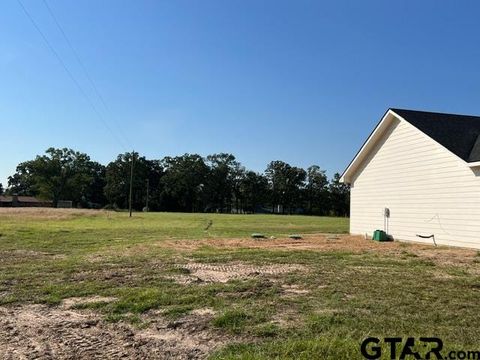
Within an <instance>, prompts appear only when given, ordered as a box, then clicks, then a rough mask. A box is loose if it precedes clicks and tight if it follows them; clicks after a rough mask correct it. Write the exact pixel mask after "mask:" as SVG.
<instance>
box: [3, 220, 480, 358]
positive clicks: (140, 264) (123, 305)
mask: <svg viewBox="0 0 480 360" xmlns="http://www.w3.org/2000/svg"><path fill="white" fill-rule="evenodd" d="M347 229H348V220H347V219H339V218H322V217H304V216H271V215H214V214H212V215H210V214H166V213H161V214H154V213H150V214H134V217H133V218H131V219H129V218H128V215H127V214H125V213H114V212H81V211H26V212H25V211H24V212H8V211H7V212H5V211H0V256H1V258H0V261H1V263H0V264H1V266H0V304H1V305H2V306H4V307H17V306H23V305H27V304H32V303H35V304H36V303H38V304H47V305H48V306H50V307H52V308H55V307H58V306H60V305H61V304H62V301H63V300H64V299H68V298H74V297H92V296H101V297H105V299H107V298H110V299H114V300H112V301H101V300H99V301H91V302H86V303H79V304H78V305H77V306H76V308H78V309H87V310H89V311H94V312H96V313H99V314H101V316H102V317H103V319H104V320H105V321H108V322H111V323H113V324H119V323H128V324H132V325H133V326H134V327H136V328H138V329H142V328H148V327H149V326H150V325H151V323H152V320H151V319H150V314H153V313H154V312H155V311H160V312H161V316H162V317H164V318H165V319H167V320H168V321H171V322H172V323H173V324H175V321H177V322H178V321H181V320H182V319H184V318H186V317H188V316H190V314H192V313H194V312H195V311H202V310H205V309H208V310H209V311H210V312H209V314H210V315H209V316H210V317H209V318H208V322H207V324H206V325H205V326H206V328H205V329H204V330H205V331H209V332H210V334H214V335H212V336H217V335H218V336H219V338H220V337H221V338H222V339H224V337H225V336H227V338H228V341H223V342H222V346H221V347H219V348H216V349H215V350H214V351H212V352H211V353H210V354H209V356H210V357H211V358H213V359H263V358H272V359H273V358H303V359H314V358H322V359H340V358H345V359H347V358H348V359H356V358H361V356H360V354H359V344H360V342H361V341H362V340H363V339H364V338H365V337H367V336H377V337H379V338H383V337H385V336H403V337H407V336H415V337H419V336H437V337H440V338H441V339H442V340H443V341H444V343H445V348H448V349H449V350H452V349H463V350H466V349H469V350H475V349H477V350H478V349H480V346H479V340H478V339H479V332H478V320H479V315H478V314H479V313H480V302H479V301H478V296H479V294H480V281H479V280H480V278H479V274H480V264H479V263H480V257H478V256H477V253H476V252H474V251H470V250H452V249H448V248H441V247H440V248H433V247H428V246H417V245H411V244H397V243H395V244H374V245H372V244H370V242H369V241H367V240H363V239H353V238H348V237H345V238H344V237H337V238H331V239H328V238H326V237H325V236H322V235H318V234H319V233H337V234H338V233H345V232H346V231H347ZM253 232H261V233H265V234H266V235H268V236H275V237H276V238H279V239H277V240H271V241H272V244H276V245H278V246H272V247H269V246H268V244H269V241H270V240H257V242H258V244H261V246H258V247H256V244H257V242H256V241H253V240H247V239H246V238H248V236H249V234H251V233H253ZM290 233H300V234H303V235H306V236H305V239H306V240H305V242H301V241H300V242H299V244H300V245H302V244H303V245H305V246H303V247H296V244H295V243H294V242H292V241H286V240H282V239H283V238H285V237H286V235H288V234H290ZM308 234H311V235H308ZM315 234H317V235H315ZM350 241H351V242H350ZM350 244H351V245H350ZM309 247H311V248H309ZM222 272H223V273H222ZM219 274H220V275H222V274H223V275H225V276H226V277H224V278H221V277H218V276H219ZM100 299H101V298H100ZM202 331H203V330H202ZM215 334H217V335H215ZM422 351H423V350H422Z"/></svg>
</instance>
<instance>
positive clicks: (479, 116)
mask: <svg viewBox="0 0 480 360" xmlns="http://www.w3.org/2000/svg"><path fill="white" fill-rule="evenodd" d="M389 110H392V111H393V112H397V111H408V112H416V113H424V114H434V115H446V116H462V117H469V118H480V115H468V114H456V113H447V112H439V111H426V110H416V109H401V108H389Z"/></svg>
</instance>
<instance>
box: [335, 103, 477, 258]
mask: <svg viewBox="0 0 480 360" xmlns="http://www.w3.org/2000/svg"><path fill="white" fill-rule="evenodd" d="M341 180H342V181H343V182H345V183H348V184H350V186H351V200H350V201H351V209H350V232H351V233H352V234H362V235H364V234H367V236H371V235H372V232H373V231H374V230H376V229H380V230H384V231H386V232H387V233H388V234H389V235H391V236H392V237H393V238H394V239H396V240H406V241H417V242H427V243H430V244H433V243H436V244H442V245H453V246H461V247H471V248H477V249H480V117H478V116H466V115H454V114H442V113H432V112H424V111H413V110H402V109H389V110H388V111H387V112H386V113H385V115H384V116H383V117H382V119H381V120H380V122H379V123H378V125H377V126H376V127H375V129H374V130H373V132H372V133H371V134H370V136H369V137H368V139H367V140H366V141H365V143H364V144H363V146H362V147H361V148H360V150H359V151H358V153H357V154H356V155H355V157H354V158H353V160H352V161H351V162H350V164H349V165H348V167H347V169H346V170H345V172H344V173H343V175H342V177H341Z"/></svg>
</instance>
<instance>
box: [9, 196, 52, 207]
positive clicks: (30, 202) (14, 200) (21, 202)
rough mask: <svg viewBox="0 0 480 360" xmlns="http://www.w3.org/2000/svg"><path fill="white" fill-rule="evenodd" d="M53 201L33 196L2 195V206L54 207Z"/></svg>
mask: <svg viewBox="0 0 480 360" xmlns="http://www.w3.org/2000/svg"><path fill="white" fill-rule="evenodd" d="M52 206H53V203H52V202H51V201H45V200H39V199H37V198H35V197H33V196H18V195H12V196H9V195H0V207H52Z"/></svg>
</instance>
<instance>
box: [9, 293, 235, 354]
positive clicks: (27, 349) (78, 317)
mask: <svg viewBox="0 0 480 360" xmlns="http://www.w3.org/2000/svg"><path fill="white" fill-rule="evenodd" d="M93 300H95V301H102V300H103V301H111V300H112V299H84V300H83V302H85V301H86V302H88V301H93ZM78 302H79V300H78V299H73V300H67V301H65V302H64V304H63V305H62V306H60V307H48V306H46V305H22V306H15V307H8V308H7V307H0V355H1V358H2V359H12V360H13V359H121V358H129V359H172V358H174V359H202V358H205V357H206V355H207V353H209V352H211V351H212V349H215V348H217V347H218V346H221V345H223V344H224V343H225V342H226V341H227V340H231V339H227V338H226V336H225V335H222V334H221V333H220V332H213V331H212V330H209V329H208V323H209V321H210V320H211V318H212V316H213V314H214V313H213V312H212V311H211V310H209V309H205V310H204V311H201V310H197V311H196V312H194V313H192V314H190V315H187V316H186V317H184V318H182V320H179V321H173V322H168V321H167V320H165V319H164V318H163V317H161V315H158V316H156V315H155V314H154V313H152V314H146V316H147V315H148V320H149V325H148V327H147V328H143V329H137V328H134V327H132V326H130V325H126V324H124V323H115V324H111V323H107V322H105V321H103V320H102V319H101V318H100V317H99V315H97V314H95V313H93V312H91V311H87V310H73V309H71V305H72V304H76V303H78Z"/></svg>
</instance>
